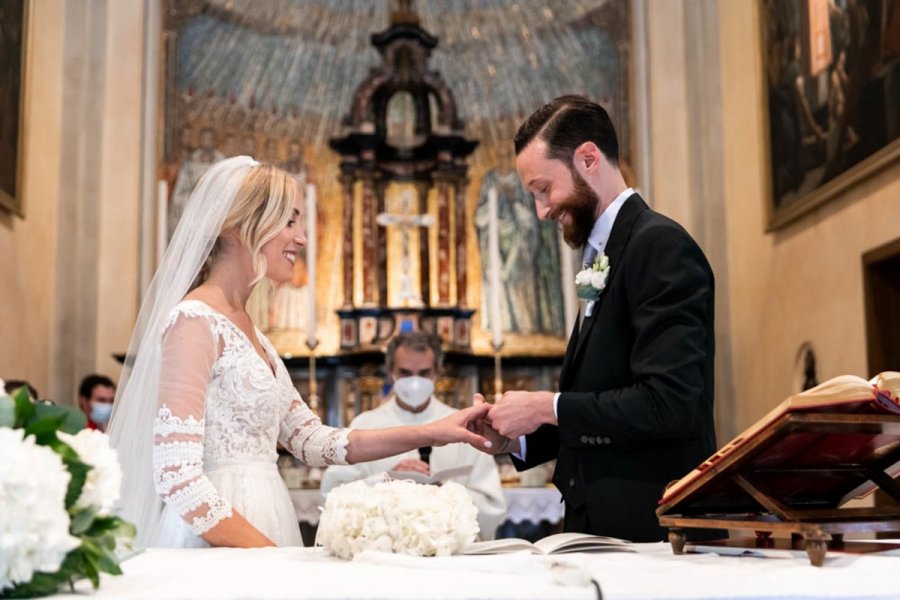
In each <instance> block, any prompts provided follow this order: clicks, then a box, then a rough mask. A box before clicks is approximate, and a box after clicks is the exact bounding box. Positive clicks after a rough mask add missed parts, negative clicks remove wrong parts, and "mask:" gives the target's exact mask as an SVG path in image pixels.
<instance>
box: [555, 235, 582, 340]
mask: <svg viewBox="0 0 900 600" xmlns="http://www.w3.org/2000/svg"><path fill="white" fill-rule="evenodd" d="M574 261H575V254H574V252H573V251H572V249H571V248H569V245H568V244H566V242H565V240H564V239H563V236H562V232H560V234H559V262H560V265H561V269H560V271H561V273H560V274H561V276H562V290H563V315H564V317H565V323H566V331H565V335H567V336H568V335H569V334H570V333H571V332H572V328H573V327H575V315H576V314H578V301H577V299H576V298H575V269H574V267H573V264H574Z"/></svg>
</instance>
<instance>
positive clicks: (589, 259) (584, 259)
mask: <svg viewBox="0 0 900 600" xmlns="http://www.w3.org/2000/svg"><path fill="white" fill-rule="evenodd" d="M597 252H599V251H598V250H597V249H596V248H594V247H593V246H592V245H591V244H585V245H584V253H583V254H582V255H581V268H582V269H590V268H591V267H592V266H594V259H595V258H597Z"/></svg>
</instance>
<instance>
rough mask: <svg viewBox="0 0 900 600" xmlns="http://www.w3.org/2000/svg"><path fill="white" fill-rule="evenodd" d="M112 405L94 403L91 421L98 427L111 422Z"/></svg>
mask: <svg viewBox="0 0 900 600" xmlns="http://www.w3.org/2000/svg"><path fill="white" fill-rule="evenodd" d="M112 407H113V405H112V404H109V403H108V402H94V403H92V404H91V421H93V422H94V423H97V424H98V425H102V424H105V423H107V422H109V415H110V414H112Z"/></svg>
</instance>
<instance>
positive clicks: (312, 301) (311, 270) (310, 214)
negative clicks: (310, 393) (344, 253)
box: [306, 183, 317, 345]
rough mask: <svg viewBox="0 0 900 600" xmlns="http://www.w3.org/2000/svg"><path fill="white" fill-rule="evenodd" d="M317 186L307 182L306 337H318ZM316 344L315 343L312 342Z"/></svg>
mask: <svg viewBox="0 0 900 600" xmlns="http://www.w3.org/2000/svg"><path fill="white" fill-rule="evenodd" d="M316 224H317V219H316V186H315V185H314V184H312V183H307V184H306V273H307V284H306V289H307V293H308V294H309V310H308V314H307V324H306V337H307V338H308V339H309V340H311V341H315V339H316V239H317V238H316ZM312 345H315V344H312Z"/></svg>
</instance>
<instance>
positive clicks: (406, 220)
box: [375, 189, 434, 306]
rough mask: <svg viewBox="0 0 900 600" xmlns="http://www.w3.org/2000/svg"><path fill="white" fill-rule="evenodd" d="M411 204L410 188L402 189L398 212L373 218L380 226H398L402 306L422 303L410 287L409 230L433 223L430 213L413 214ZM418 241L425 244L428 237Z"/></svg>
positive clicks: (426, 226) (411, 194)
mask: <svg viewBox="0 0 900 600" xmlns="http://www.w3.org/2000/svg"><path fill="white" fill-rule="evenodd" d="M412 205H413V192H412V190H409V189H407V190H404V192H403V194H402V196H401V197H400V211H401V212H400V214H393V213H388V212H383V213H381V214H379V215H378V216H377V217H376V218H375V222H376V223H378V224H379V225H380V226H382V227H390V226H395V227H400V232H401V239H402V248H403V258H402V259H401V260H400V302H401V303H402V304H403V305H404V306H410V305H413V304H416V305H422V298H421V297H420V296H419V295H418V294H416V293H415V291H413V287H412V275H411V274H410V270H411V269H412V260H411V258H410V253H409V230H410V229H412V228H413V227H425V228H428V227H432V226H433V225H434V218H433V217H432V216H431V215H429V214H424V215H417V214H413V212H412ZM419 243H420V244H427V243H428V238H427V237H426V238H425V239H423V240H421V241H420V242H419ZM420 268H421V267H420ZM383 302H384V301H383ZM385 304H386V302H385Z"/></svg>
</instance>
